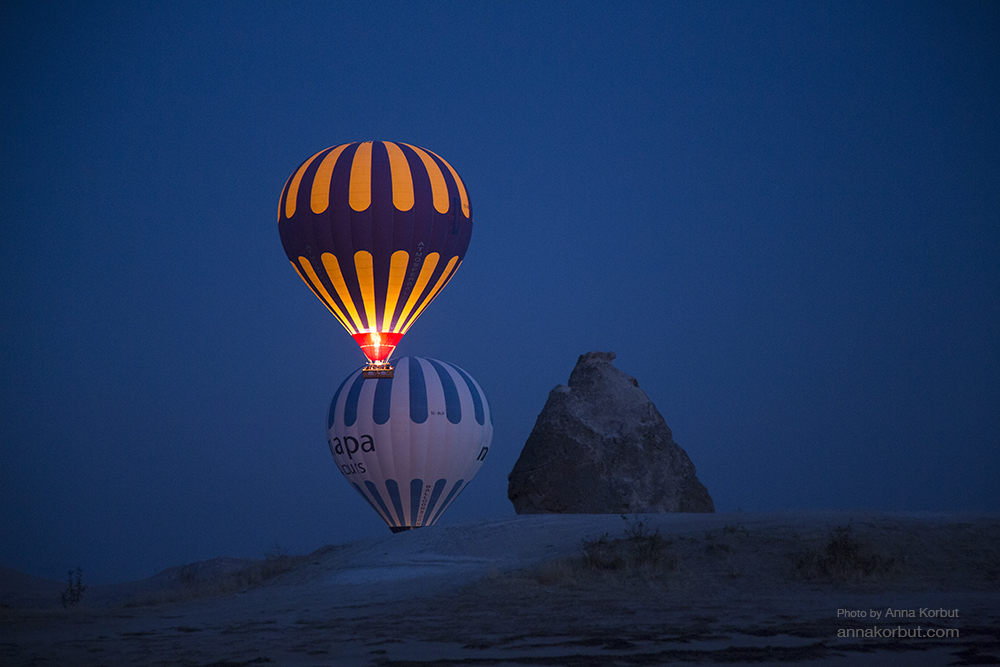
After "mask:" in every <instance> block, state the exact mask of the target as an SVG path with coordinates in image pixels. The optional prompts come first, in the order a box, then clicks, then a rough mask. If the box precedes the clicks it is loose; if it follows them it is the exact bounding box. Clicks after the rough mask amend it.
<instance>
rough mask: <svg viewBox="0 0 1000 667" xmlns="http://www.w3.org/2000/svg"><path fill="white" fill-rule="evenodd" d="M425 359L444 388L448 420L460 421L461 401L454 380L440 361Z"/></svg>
mask: <svg viewBox="0 0 1000 667" xmlns="http://www.w3.org/2000/svg"><path fill="white" fill-rule="evenodd" d="M427 361H429V362H430V364H431V366H433V367H434V370H436V371H437V374H438V378H439V379H440V380H441V388H442V389H443V390H444V406H445V407H444V411H445V414H446V415H447V416H448V421H450V422H451V423H452V424H457V423H458V422H460V421H462V401H461V400H460V399H459V398H458V388H457V387H456V386H455V380H453V379H452V377H451V373H449V372H448V371H447V370H446V369H445V367H444V366H442V365H441V364H440V363H438V362H437V361H435V360H434V359H428V360H427Z"/></svg>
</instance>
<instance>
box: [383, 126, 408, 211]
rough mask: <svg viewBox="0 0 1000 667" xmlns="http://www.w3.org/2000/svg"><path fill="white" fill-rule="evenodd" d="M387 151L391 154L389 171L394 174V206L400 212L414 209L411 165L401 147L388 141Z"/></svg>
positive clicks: (385, 144)
mask: <svg viewBox="0 0 1000 667" xmlns="http://www.w3.org/2000/svg"><path fill="white" fill-rule="evenodd" d="M383 145H384V146H385V150H386V152H387V153H389V169H390V170H391V173H392V205H393V206H395V207H396V209H398V210H400V211H409V210H410V209H411V208H413V177H412V176H411V175H410V165H409V163H408V162H407V161H406V156H405V155H403V151H401V150H400V149H399V146H397V145H396V144H394V143H392V142H391V141H386V142H385V143H384V144H383Z"/></svg>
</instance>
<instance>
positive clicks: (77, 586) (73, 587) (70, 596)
mask: <svg viewBox="0 0 1000 667" xmlns="http://www.w3.org/2000/svg"><path fill="white" fill-rule="evenodd" d="M85 590H87V587H86V586H84V585H83V568H81V567H77V568H76V583H74V582H73V570H70V571H69V575H68V577H67V581H66V590H64V591H63V592H62V606H63V607H70V606H75V605H78V604H80V598H81V597H83V592H84V591H85Z"/></svg>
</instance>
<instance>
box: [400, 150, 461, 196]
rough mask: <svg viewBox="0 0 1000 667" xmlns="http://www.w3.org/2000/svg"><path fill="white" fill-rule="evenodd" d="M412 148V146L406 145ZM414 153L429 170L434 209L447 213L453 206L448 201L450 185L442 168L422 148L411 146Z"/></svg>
mask: <svg viewBox="0 0 1000 667" xmlns="http://www.w3.org/2000/svg"><path fill="white" fill-rule="evenodd" d="M405 145H406V146H410V144H405ZM410 148H412V149H413V152H414V153H416V154H417V156H418V157H419V158H420V161H421V162H423V163H424V169H426V170H427V176H428V178H430V179H431V194H432V197H433V201H434V209H435V210H436V211H437V212H438V213H447V212H448V208H449V207H450V206H451V202H450V201H449V200H448V184H447V183H445V180H444V174H442V173H441V167H439V166H438V163H437V162H435V161H434V158H432V157H431V156H430V155H428V154H427V153H426V152H424V150H423V149H422V148H417V147H416V146H410Z"/></svg>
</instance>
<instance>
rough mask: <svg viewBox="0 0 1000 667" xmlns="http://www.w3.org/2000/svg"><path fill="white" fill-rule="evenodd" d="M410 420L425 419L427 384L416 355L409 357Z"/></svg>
mask: <svg viewBox="0 0 1000 667" xmlns="http://www.w3.org/2000/svg"><path fill="white" fill-rule="evenodd" d="M409 370H410V420H411V421H413V422H414V423H416V424H423V423H424V422H425V421H427V386H426V384H425V383H424V369H423V368H421V367H420V362H419V361H417V358H416V357H410V369H409Z"/></svg>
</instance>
